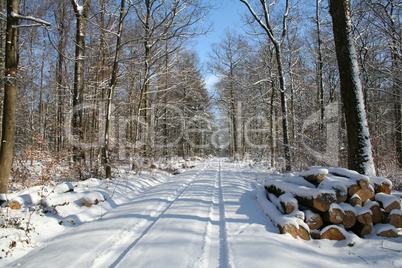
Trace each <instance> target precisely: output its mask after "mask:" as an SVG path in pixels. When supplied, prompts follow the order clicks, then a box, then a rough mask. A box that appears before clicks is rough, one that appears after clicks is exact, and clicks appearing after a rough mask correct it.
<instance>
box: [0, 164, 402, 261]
mask: <svg viewBox="0 0 402 268" xmlns="http://www.w3.org/2000/svg"><path fill="white" fill-rule="evenodd" d="M269 176H271V173H269V172H267V171H266V170H263V169H259V168H255V167H254V168H252V167H250V166H248V165H247V164H245V163H237V162H230V161H227V160H225V159H217V158H215V159H209V160H206V161H201V162H197V163H196V165H195V167H194V168H192V169H186V170H184V172H182V173H181V174H178V175H170V174H168V173H165V172H160V171H152V172H143V173H141V174H137V175H135V174H134V173H130V172H129V171H126V172H121V174H120V175H119V177H118V178H116V179H113V180H98V179H89V180H86V181H79V182H71V184H72V185H73V186H74V191H73V192H64V191H63V187H64V188H65V187H66V185H64V186H60V185H59V186H54V187H53V188H51V187H42V186H35V187H31V188H29V189H27V190H24V191H20V192H16V193H13V194H10V195H9V196H8V198H9V199H10V198H19V199H23V200H24V201H25V202H26V203H27V205H24V206H23V207H22V208H21V209H20V210H11V209H8V208H2V211H1V214H0V219H1V220H2V224H1V225H3V226H4V225H6V223H7V224H8V225H10V223H13V225H14V228H1V229H0V230H1V234H0V238H1V239H0V249H1V250H2V252H0V254H1V255H0V256H1V257H2V258H1V259H0V267H266V266H267V265H268V266H269V267H350V266H351V265H352V266H353V267H402V247H401V244H402V237H401V236H399V237H398V238H393V239H390V238H382V237H377V236H370V237H368V238H365V239H362V238H359V237H358V236H356V235H354V234H352V233H351V234H350V236H348V238H347V240H344V241H330V240H310V241H304V240H301V239H294V238H293V237H291V236H290V235H288V234H285V235H283V234H279V232H278V229H277V228H276V227H275V226H274V225H273V224H272V223H271V221H270V220H269V218H268V217H267V216H266V215H264V212H263V211H262V209H261V208H260V207H259V205H258V204H257V200H256V185H257V184H259V183H261V181H262V180H264V179H266V178H267V177H269ZM84 198H87V199H88V198H92V199H102V198H104V199H105V201H104V202H100V203H99V204H97V205H93V206H91V207H86V206H83V200H84ZM43 199H45V201H46V204H47V206H48V207H52V206H53V211H51V212H47V213H45V212H44V211H43V206H39V204H40V203H41V201H40V200H42V203H43ZM27 201H29V202H27ZM100 201H102V200H100ZM29 203H31V204H29ZM5 220H6V221H5ZM27 229H29V230H30V232H27V231H26V230H27ZM399 234H400V235H401V234H402V232H401V229H399Z"/></svg>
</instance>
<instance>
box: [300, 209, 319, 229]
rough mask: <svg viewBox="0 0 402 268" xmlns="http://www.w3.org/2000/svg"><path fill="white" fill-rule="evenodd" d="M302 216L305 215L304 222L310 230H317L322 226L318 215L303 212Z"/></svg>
mask: <svg viewBox="0 0 402 268" xmlns="http://www.w3.org/2000/svg"><path fill="white" fill-rule="evenodd" d="M304 214H305V215H306V218H305V222H306V223H307V225H308V227H309V228H310V230H317V229H319V228H321V226H322V225H323V224H324V221H323V219H322V217H321V215H320V214H318V213H314V212H312V211H311V210H304Z"/></svg>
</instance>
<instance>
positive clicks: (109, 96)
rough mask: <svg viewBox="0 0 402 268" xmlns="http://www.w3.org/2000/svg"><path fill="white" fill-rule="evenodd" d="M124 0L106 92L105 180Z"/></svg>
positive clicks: (109, 175)
mask: <svg viewBox="0 0 402 268" xmlns="http://www.w3.org/2000/svg"><path fill="white" fill-rule="evenodd" d="M125 2H126V1H125V0H121V4H120V17H119V26H118V31H117V40H116V50H115V55H114V61H113V67H112V76H111V78H110V82H109V87H108V92H107V105H106V122H105V145H104V148H103V164H104V166H105V173H106V178H108V179H111V178H112V166H111V163H110V123H111V117H112V103H113V102H112V101H113V93H114V89H115V87H116V85H117V72H118V70H119V56H120V50H121V35H122V31H123V21H124V17H125Z"/></svg>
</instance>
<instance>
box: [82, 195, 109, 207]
mask: <svg viewBox="0 0 402 268" xmlns="http://www.w3.org/2000/svg"><path fill="white" fill-rule="evenodd" d="M103 201H105V197H104V196H103V195H102V194H101V193H99V192H92V193H89V194H86V195H85V196H84V206H86V207H90V206H93V205H97V204H99V203H100V202H103Z"/></svg>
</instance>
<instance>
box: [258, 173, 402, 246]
mask: <svg viewBox="0 0 402 268" xmlns="http://www.w3.org/2000/svg"><path fill="white" fill-rule="evenodd" d="M264 188H265V189H264ZM264 188H262V187H260V188H259V189H258V191H257V200H258V202H259V204H260V206H261V207H262V208H263V210H264V212H265V214H266V215H268V216H269V217H270V219H271V220H272V222H273V223H274V224H275V225H276V226H277V227H278V228H279V231H280V233H289V234H290V235H292V236H293V237H295V238H296V237H300V238H302V239H307V240H308V239H310V238H315V239H331V240H344V239H346V237H347V235H348V232H350V231H352V232H354V233H355V234H357V235H358V236H360V237H365V236H367V235H371V234H375V235H378V236H383V237H398V229H397V228H402V210H401V200H400V198H398V197H397V196H394V195H392V194H391V189H392V183H391V181H390V180H388V179H385V178H378V177H372V178H369V177H367V176H364V175H361V174H358V173H357V172H355V171H351V170H347V169H343V168H319V167H312V168H311V169H310V170H308V171H305V172H300V173H297V174H286V175H284V176H282V177H276V178H270V179H267V180H266V182H265V184H264ZM399 231H401V230H399Z"/></svg>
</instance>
